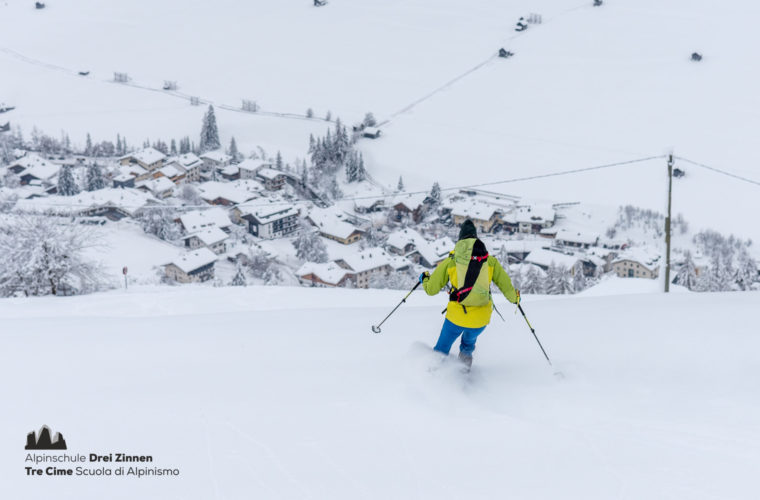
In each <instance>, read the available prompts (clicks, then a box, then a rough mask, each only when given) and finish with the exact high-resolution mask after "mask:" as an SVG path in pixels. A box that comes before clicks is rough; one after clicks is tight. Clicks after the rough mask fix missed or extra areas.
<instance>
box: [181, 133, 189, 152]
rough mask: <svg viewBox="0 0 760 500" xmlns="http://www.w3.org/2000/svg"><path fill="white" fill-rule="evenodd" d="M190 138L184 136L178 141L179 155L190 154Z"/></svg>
mask: <svg viewBox="0 0 760 500" xmlns="http://www.w3.org/2000/svg"><path fill="white" fill-rule="evenodd" d="M190 149H191V148H190V138H189V137H187V136H185V137H183V138H182V139H180V140H179V154H181V155H184V154H187V153H189V152H190Z"/></svg>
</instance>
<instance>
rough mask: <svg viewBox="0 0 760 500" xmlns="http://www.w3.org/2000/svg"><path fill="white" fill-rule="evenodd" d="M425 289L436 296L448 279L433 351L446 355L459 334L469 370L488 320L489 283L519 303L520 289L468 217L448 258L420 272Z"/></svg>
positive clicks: (461, 352)
mask: <svg viewBox="0 0 760 500" xmlns="http://www.w3.org/2000/svg"><path fill="white" fill-rule="evenodd" d="M419 280H420V283H422V286H423V288H424V289H425V292H426V293H427V294H428V295H435V294H437V293H438V292H439V291H441V289H442V288H443V287H445V286H446V284H447V283H448V282H451V287H452V288H451V291H450V292H449V303H448V305H447V306H446V319H445V320H444V322H443V328H442V329H441V334H440V336H439V337H438V342H437V343H436V345H435V347H434V348H433V350H435V351H437V352H440V353H441V354H443V355H446V356H448V354H449V351H450V350H451V346H452V344H453V343H454V341H455V340H456V339H457V338H459V336H460V335H461V336H462V340H461V342H460V344H459V360H460V361H461V362H462V363H464V364H465V365H466V367H467V369H468V370H469V369H470V367H471V366H472V353H473V351H474V350H475V341H476V340H477V338H478V335H480V334H481V333H483V330H485V328H486V325H488V323H489V322H490V321H491V313H492V311H493V300H492V299H491V290H490V289H491V282H492V281H493V282H494V283H495V284H496V286H497V287H499V290H501V293H503V294H504V296H505V297H506V298H507V300H508V301H510V302H512V303H513V304H519V303H520V292H519V290H517V289H515V287H514V286H512V280H511V279H510V277H509V275H508V274H507V272H506V271H505V270H504V268H503V267H502V266H501V264H499V261H498V260H496V258H495V257H492V256H490V255H488V251H487V250H486V246H485V244H483V242H482V241H480V240H479V239H478V234H477V231H476V229H475V224H473V223H472V221H471V220H469V219H467V220H465V221H464V222H463V223H462V226H461V227H460V230H459V239H458V241H457V244H456V246H455V247H454V250H453V251H452V252H451V253H450V254H449V258H447V259H446V260H444V261H443V262H441V263H440V264H438V267H436V268H435V270H434V271H433V274H430V273H428V272H427V271H425V272H424V273H422V274H420V277H419Z"/></svg>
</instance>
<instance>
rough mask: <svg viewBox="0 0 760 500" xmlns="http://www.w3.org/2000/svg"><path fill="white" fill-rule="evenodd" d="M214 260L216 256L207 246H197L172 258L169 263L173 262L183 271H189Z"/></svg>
mask: <svg viewBox="0 0 760 500" xmlns="http://www.w3.org/2000/svg"><path fill="white" fill-rule="evenodd" d="M216 260H217V257H216V254H215V253H214V252H212V251H211V250H209V249H208V248H199V249H197V250H193V251H192V252H188V253H186V254H184V255H182V256H180V257H178V258H176V259H174V260H173V261H171V262H170V264H174V265H175V266H177V267H178V268H180V269H181V270H182V271H183V272H185V273H191V272H193V271H195V270H196V269H199V268H201V267H203V266H206V265H208V264H211V263H213V262H216Z"/></svg>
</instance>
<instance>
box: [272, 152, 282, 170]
mask: <svg viewBox="0 0 760 500" xmlns="http://www.w3.org/2000/svg"><path fill="white" fill-rule="evenodd" d="M274 168H276V169H277V170H282V168H283V165H282V154H281V153H280V152H279V151H277V156H275V159H274Z"/></svg>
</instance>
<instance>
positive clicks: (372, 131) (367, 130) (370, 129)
mask: <svg viewBox="0 0 760 500" xmlns="http://www.w3.org/2000/svg"><path fill="white" fill-rule="evenodd" d="M362 132H363V133H365V134H368V135H377V134H379V133H380V129H379V128H377V127H364V130H363V131H362Z"/></svg>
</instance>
